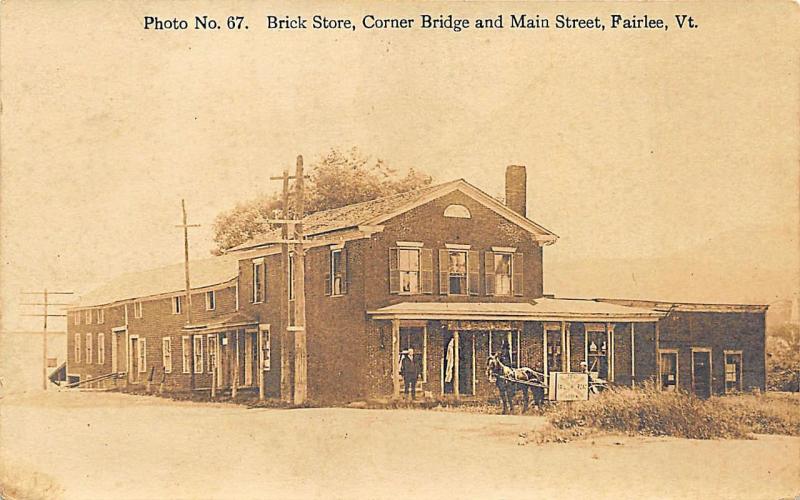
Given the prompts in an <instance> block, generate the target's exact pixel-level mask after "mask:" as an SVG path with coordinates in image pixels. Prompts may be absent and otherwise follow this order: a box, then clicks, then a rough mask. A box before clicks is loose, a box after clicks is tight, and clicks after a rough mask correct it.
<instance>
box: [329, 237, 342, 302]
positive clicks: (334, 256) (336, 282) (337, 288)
mask: <svg viewBox="0 0 800 500" xmlns="http://www.w3.org/2000/svg"><path fill="white" fill-rule="evenodd" d="M342 261H343V259H342V249H341V248H340V249H337V250H331V262H330V264H331V265H330V278H329V279H330V287H331V295H342V294H343V293H344V283H343V282H344V273H343V271H344V269H343V264H342Z"/></svg>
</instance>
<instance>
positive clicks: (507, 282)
mask: <svg viewBox="0 0 800 500" xmlns="http://www.w3.org/2000/svg"><path fill="white" fill-rule="evenodd" d="M493 265H494V294H495V295H511V276H512V274H511V254H510V253H495V254H494V263H493Z"/></svg>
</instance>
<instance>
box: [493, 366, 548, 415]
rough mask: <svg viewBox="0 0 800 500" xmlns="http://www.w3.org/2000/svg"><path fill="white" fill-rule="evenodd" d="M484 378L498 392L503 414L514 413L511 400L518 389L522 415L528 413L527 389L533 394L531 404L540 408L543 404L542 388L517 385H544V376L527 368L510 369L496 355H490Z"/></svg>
mask: <svg viewBox="0 0 800 500" xmlns="http://www.w3.org/2000/svg"><path fill="white" fill-rule="evenodd" d="M486 376H487V377H488V378H489V380H490V381H492V380H494V383H495V385H496V386H497V390H498V391H500V400H501V401H502V402H503V414H504V415H505V414H506V413H508V412H509V411H511V412H513V411H514V403H513V398H514V394H515V393H516V391H517V389H518V388H521V389H522V401H523V404H524V407H523V409H522V413H525V412H526V411H528V389H529V388H530V390H531V391H532V392H533V404H535V405H536V406H540V405H541V404H542V402H544V388H543V387H537V386H530V385H527V384H518V383H516V382H515V381H520V382H534V383H539V384H542V383H544V375H543V374H541V373H538V372H536V371H534V370H533V369H531V368H528V367H526V366H525V367H522V368H511V367H509V366H506V365H504V364H503V362H502V361H500V357H499V356H498V355H497V354H490V355H489V358H488V359H487V360H486Z"/></svg>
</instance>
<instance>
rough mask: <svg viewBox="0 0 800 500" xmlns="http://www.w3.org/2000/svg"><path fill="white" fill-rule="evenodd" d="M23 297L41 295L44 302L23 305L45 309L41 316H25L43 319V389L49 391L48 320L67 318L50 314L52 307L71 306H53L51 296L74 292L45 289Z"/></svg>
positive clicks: (25, 293)
mask: <svg viewBox="0 0 800 500" xmlns="http://www.w3.org/2000/svg"><path fill="white" fill-rule="evenodd" d="M22 294H23V295H40V296H42V297H43V301H42V302H28V303H23V304H22V305H25V306H42V307H43V308H44V309H43V311H42V313H41V314H24V315H23V316H35V317H38V318H42V320H43V328H42V389H43V390H45V391H46V390H47V318H65V317H66V316H67V315H66V314H50V312H49V307H50V306H67V305H69V304H53V303H51V302H50V295H72V294H73V292H50V291H48V290H47V288H45V289H44V290H43V291H41V292H22Z"/></svg>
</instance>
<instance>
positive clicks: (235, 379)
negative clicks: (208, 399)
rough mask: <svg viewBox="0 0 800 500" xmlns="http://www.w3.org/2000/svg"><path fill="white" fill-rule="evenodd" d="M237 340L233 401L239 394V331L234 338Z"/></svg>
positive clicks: (232, 390) (232, 388)
mask: <svg viewBox="0 0 800 500" xmlns="http://www.w3.org/2000/svg"><path fill="white" fill-rule="evenodd" d="M234 338H235V339H236V349H234V351H233V355H234V356H235V357H236V361H234V363H233V385H232V387H231V399H236V395H237V393H238V392H239V330H238V329H237V330H236V335H235V337H234Z"/></svg>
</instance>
